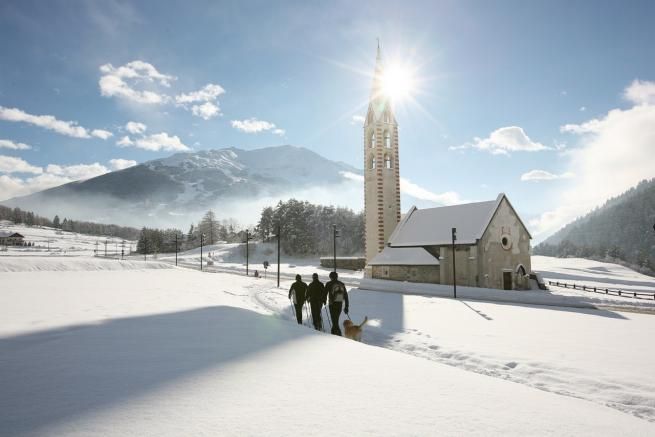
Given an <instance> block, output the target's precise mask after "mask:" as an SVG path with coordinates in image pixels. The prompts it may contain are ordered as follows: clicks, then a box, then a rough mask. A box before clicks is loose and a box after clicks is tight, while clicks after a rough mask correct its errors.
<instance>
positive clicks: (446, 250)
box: [427, 198, 532, 289]
mask: <svg viewBox="0 0 655 437" xmlns="http://www.w3.org/2000/svg"><path fill="white" fill-rule="evenodd" d="M427 249H428V251H429V252H430V253H432V254H435V253H437V251H438V254H439V262H440V265H441V269H442V274H441V283H442V284H452V283H453V265H452V247H451V246H449V245H443V246H431V247H429V248H427ZM521 267H523V268H522V269H521ZM531 268H532V266H531V263H530V234H529V233H528V231H527V229H526V228H525V226H523V223H521V221H520V220H519V217H518V215H517V214H516V212H515V211H514V209H513V208H512V207H511V206H510V204H509V202H508V201H507V199H506V198H503V199H502V200H501V202H500V205H499V206H498V209H496V212H495V213H494V215H493V218H492V219H491V221H490V222H489V225H488V226H487V228H486V230H485V231H484V233H483V234H482V238H481V239H479V240H478V242H477V244H473V245H456V246H455V270H456V273H457V284H459V285H467V286H471V287H486V288H499V289H503V288H510V289H527V288H529V283H528V279H527V278H526V275H528V274H529V273H530V272H531ZM508 276H509V278H508Z"/></svg>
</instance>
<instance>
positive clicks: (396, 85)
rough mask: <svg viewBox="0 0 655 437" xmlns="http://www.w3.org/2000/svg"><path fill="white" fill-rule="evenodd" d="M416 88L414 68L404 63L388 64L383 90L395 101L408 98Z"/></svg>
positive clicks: (383, 80) (383, 78) (383, 79)
mask: <svg viewBox="0 0 655 437" xmlns="http://www.w3.org/2000/svg"><path fill="white" fill-rule="evenodd" d="M414 88H415V81H414V76H413V74H412V70H411V69H409V68H407V67H406V66H403V65H388V66H386V68H385V72H384V76H383V77H382V90H383V92H384V94H385V95H387V96H388V97H390V98H391V99H392V100H394V101H400V100H404V99H407V98H409V97H411V96H412V95H413V92H414Z"/></svg>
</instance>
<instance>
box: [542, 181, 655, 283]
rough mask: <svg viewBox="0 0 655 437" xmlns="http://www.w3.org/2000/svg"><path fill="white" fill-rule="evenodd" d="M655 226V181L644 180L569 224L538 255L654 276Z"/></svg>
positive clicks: (546, 242) (543, 244) (546, 243)
mask: <svg viewBox="0 0 655 437" xmlns="http://www.w3.org/2000/svg"><path fill="white" fill-rule="evenodd" d="M654 223H655V179H651V180H644V181H641V182H640V183H639V184H638V185H637V186H636V187H633V188H631V189H630V190H628V191H626V192H625V193H623V194H621V195H620V196H618V197H615V198H612V199H610V200H608V201H607V202H606V203H605V204H604V205H603V206H602V207H600V208H597V209H595V210H594V211H592V212H591V213H589V214H587V215H586V216H584V217H581V218H579V219H577V220H575V221H574V222H572V223H570V224H568V225H567V226H565V227H564V228H563V229H562V230H560V231H559V232H557V233H556V234H555V235H553V236H552V237H550V238H548V239H547V240H546V241H544V242H543V243H541V244H539V245H537V246H536V247H535V248H534V253H535V255H546V256H556V257H580V258H590V259H596V260H603V261H610V262H617V263H620V264H623V265H626V266H628V267H630V268H633V269H635V270H637V271H640V272H642V273H645V274H649V275H654V274H655V230H654V229H653V224H654Z"/></svg>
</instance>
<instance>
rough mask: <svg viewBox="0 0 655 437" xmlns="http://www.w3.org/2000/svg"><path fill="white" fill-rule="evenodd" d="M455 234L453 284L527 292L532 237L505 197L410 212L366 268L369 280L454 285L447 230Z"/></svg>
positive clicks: (451, 253) (451, 255)
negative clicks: (454, 230)
mask: <svg viewBox="0 0 655 437" xmlns="http://www.w3.org/2000/svg"><path fill="white" fill-rule="evenodd" d="M452 228H457V233H456V235H457V239H456V241H455V267H456V275H457V284H459V285H466V286H473V287H489V288H500V289H526V288H529V281H528V275H529V273H530V271H531V263H530V239H531V238H532V236H531V235H530V233H529V232H528V230H527V228H526V227H525V225H524V224H523V221H521V218H520V217H519V216H518V214H517V213H516V211H515V210H514V208H513V207H512V204H511V203H510V202H509V200H508V199H507V197H506V196H505V194H502V193H501V194H499V195H498V197H497V198H496V200H491V201H487V202H476V203H467V204H462V205H453V206H444V207H439V208H427V209H421V210H419V209H417V208H416V207H412V208H411V209H410V210H409V212H408V213H407V214H406V215H405V216H404V217H403V219H402V220H401V221H400V223H398V226H397V227H396V229H395V230H394V231H393V233H392V234H391V236H390V237H389V241H388V243H387V247H385V249H384V250H383V251H382V252H381V253H380V254H378V255H377V256H376V257H375V258H374V259H373V260H371V262H370V263H369V264H370V265H371V276H372V277H373V278H379V279H391V280H399V281H413V282H430V283H437V284H452V283H453V264H452V260H453V249H452V234H451V229H452Z"/></svg>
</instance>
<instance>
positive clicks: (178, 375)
mask: <svg viewBox="0 0 655 437" xmlns="http://www.w3.org/2000/svg"><path fill="white" fill-rule="evenodd" d="M101 261H102V260H97V259H93V258H90V261H89V264H87V268H88V269H95V271H29V272H8V273H2V272H0V283H2V284H3V287H2V290H1V291H0V308H2V317H1V318H0V430H1V431H0V434H2V435H4V434H7V435H39V436H41V435H91V434H95V435H121V436H123V435H134V436H136V435H139V436H140V435H217V434H221V435H261V434H262V433H264V434H267V435H289V434H303V435H325V434H328V433H330V434H346V433H347V434H351V435H376V436H377V435H399V434H409V435H428V434H435V433H438V434H442V435H463V434H466V435H543V434H551V435H552V434H555V435H625V434H628V435H653V434H654V433H655V424H654V423H652V422H653V407H654V405H655V404H654V402H653V396H652V395H651V393H655V390H654V388H655V381H654V380H653V378H652V377H650V376H649V375H650V368H649V367H650V364H651V363H653V362H655V360H654V359H653V358H654V357H653V351H652V348H650V347H649V342H648V341H647V338H648V333H650V332H653V329H652V328H653V326H654V325H653V323H655V317H653V316H646V315H642V314H623V313H618V314H617V313H610V312H607V311H594V312H588V311H589V310H566V309H553V308H544V307H540V308H536V307H530V306H517V305H502V304H493V303H483V302H462V301H454V300H450V299H441V298H429V297H421V296H402V295H399V294H392V293H375V292H369V291H357V290H354V291H352V293H351V299H352V304H351V307H352V310H351V316H352V318H353V319H354V320H355V321H357V320H359V319H361V318H363V316H364V315H365V314H366V315H368V316H369V317H371V318H374V319H376V320H374V321H373V322H372V323H371V324H370V325H369V326H367V327H366V330H365V334H364V341H365V342H366V343H369V344H372V345H375V346H381V347H379V348H378V347H369V346H367V345H362V344H358V343H356V342H352V341H349V340H345V339H342V338H337V337H334V336H331V335H327V334H322V333H317V332H315V331H313V330H312V329H309V328H307V327H299V326H297V325H296V324H295V323H294V322H293V321H292V320H291V319H292V313H291V311H290V308H289V306H288V300H287V290H288V286H289V284H290V282H289V281H284V282H283V284H282V288H281V289H277V288H275V286H274V285H275V284H274V282H273V281H272V280H263V279H254V278H252V277H250V278H248V277H245V276H240V275H234V274H222V273H215V274H202V273H199V272H197V271H192V270H189V269H181V268H168V269H161V270H143V269H139V266H138V265H134V266H133V268H134V269H135V270H123V271H107V270H100V269H101V268H102V265H101V264H102V263H101ZM25 262H37V259H36V258H34V259H31V260H29V261H25ZM1 263H2V260H0V264H1ZM94 263H99V264H98V265H97V266H95V267H94ZM271 315H273V317H271ZM387 349H392V350H387ZM394 351H399V352H403V353H397V352H394ZM411 355H415V356H411ZM417 357H420V358H417ZM442 363H443V364H448V366H443V365H442ZM312 369H320V370H319V371H313V370H312ZM486 375H491V376H494V377H493V378H489V377H488V376H486ZM610 375H611V377H610ZM514 382H519V384H515V383H514ZM533 387H537V388H540V389H541V390H535V389H534V388H533ZM549 392H551V393H549ZM313 393H320V394H321V396H326V397H329V396H331V395H332V396H334V397H335V398H336V399H337V402H338V404H339V406H338V409H339V413H338V414H336V415H331V416H330V421H329V423H330V424H329V426H328V424H327V423H321V424H319V425H318V426H316V427H315V428H311V427H309V426H308V425H307V420H305V415H304V414H302V413H301V417H302V419H300V420H299V416H298V406H299V405H300V406H307V405H313V403H314V402H315V397H316V396H315V394H313ZM555 393H561V394H566V395H567V396H559V395H558V394H555ZM576 397H579V398H582V399H576ZM587 400H590V401H592V402H588V401H587ZM607 406H609V407H611V408H607ZM326 408H328V409H329V408H330V406H329V405H326ZM301 410H302V408H301ZM623 412H626V413H629V414H624V413H623ZM638 417H642V418H645V419H647V420H642V419H640V418H638Z"/></svg>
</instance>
